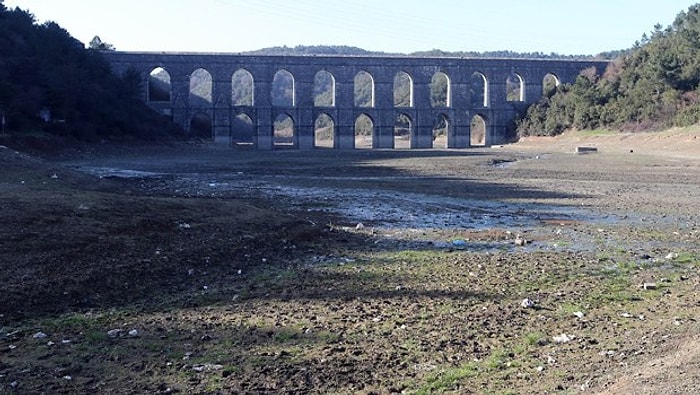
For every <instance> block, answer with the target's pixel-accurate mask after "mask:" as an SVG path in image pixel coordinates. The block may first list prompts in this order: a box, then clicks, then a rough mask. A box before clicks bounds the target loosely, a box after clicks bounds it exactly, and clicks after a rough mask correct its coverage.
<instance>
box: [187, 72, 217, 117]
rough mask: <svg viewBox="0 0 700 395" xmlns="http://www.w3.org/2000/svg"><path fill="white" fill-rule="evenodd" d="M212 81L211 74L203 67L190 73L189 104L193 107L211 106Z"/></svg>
mask: <svg viewBox="0 0 700 395" xmlns="http://www.w3.org/2000/svg"><path fill="white" fill-rule="evenodd" d="M212 97H213V82H212V77H211V74H210V73H209V72H208V71H207V70H205V69H202V68H200V69H197V70H195V71H194V72H192V74H191V75H190V95H189V104H190V106H192V107H193V108H209V107H211V106H212V102H213V100H212Z"/></svg>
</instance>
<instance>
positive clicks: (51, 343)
mask: <svg viewBox="0 0 700 395" xmlns="http://www.w3.org/2000/svg"><path fill="white" fill-rule="evenodd" d="M54 344H56V343H54V342H52V341H50V340H49V342H48V343H46V345H47V346H53V345H54Z"/></svg>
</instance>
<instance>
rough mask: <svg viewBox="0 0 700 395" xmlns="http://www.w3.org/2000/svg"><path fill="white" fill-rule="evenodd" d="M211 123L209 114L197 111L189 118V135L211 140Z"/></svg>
mask: <svg viewBox="0 0 700 395" xmlns="http://www.w3.org/2000/svg"><path fill="white" fill-rule="evenodd" d="M212 130H213V124H212V121H211V118H210V117H209V115H207V114H205V113H203V112H197V113H195V114H194V115H193V116H192V119H190V135H191V136H192V137H194V138H198V139H203V140H211V139H212Z"/></svg>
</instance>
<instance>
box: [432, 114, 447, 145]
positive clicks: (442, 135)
mask: <svg viewBox="0 0 700 395" xmlns="http://www.w3.org/2000/svg"><path fill="white" fill-rule="evenodd" d="M449 129H450V122H449V120H448V119H447V116H445V115H444V114H438V115H437V116H436V117H435V121H434V122H433V148H447V142H448V134H449Z"/></svg>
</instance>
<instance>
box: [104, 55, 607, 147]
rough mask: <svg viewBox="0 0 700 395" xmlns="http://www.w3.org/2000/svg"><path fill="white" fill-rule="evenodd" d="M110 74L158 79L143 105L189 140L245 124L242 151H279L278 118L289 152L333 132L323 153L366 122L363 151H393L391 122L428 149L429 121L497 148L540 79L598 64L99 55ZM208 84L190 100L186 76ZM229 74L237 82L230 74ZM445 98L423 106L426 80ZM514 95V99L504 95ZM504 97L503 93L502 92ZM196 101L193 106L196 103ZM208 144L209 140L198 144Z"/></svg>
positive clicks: (227, 136)
mask: <svg viewBox="0 0 700 395" xmlns="http://www.w3.org/2000/svg"><path fill="white" fill-rule="evenodd" d="M104 55H105V57H106V58H107V60H108V61H109V62H110V64H111V66H112V68H113V69H114V70H115V71H116V72H117V73H125V72H127V71H128V70H131V71H132V72H133V71H135V72H137V73H138V74H139V75H140V76H141V77H142V78H143V80H144V81H149V80H151V81H152V79H153V77H152V75H153V73H154V70H157V71H158V73H163V74H164V75H166V76H167V78H166V82H167V89H168V91H167V93H166V94H165V95H161V96H160V97H154V95H153V92H150V91H149V90H150V89H154V88H153V86H152V84H149V83H147V84H144V86H145V87H144V91H143V100H144V101H145V102H146V103H148V104H149V105H150V106H151V107H152V108H154V109H155V110H156V111H159V112H161V113H162V114H164V115H168V116H171V117H172V119H173V120H174V121H175V122H176V123H177V124H179V125H181V126H182V127H183V128H184V129H185V130H187V131H188V132H191V129H192V128H193V125H194V122H195V120H200V121H201V120H202V119H204V120H205V125H207V126H206V128H207V129H208V130H206V132H205V133H206V134H210V135H211V137H213V138H214V139H216V140H217V141H223V142H228V143H231V141H233V139H232V136H234V135H235V133H236V132H235V130H234V129H235V128H236V126H234V124H236V122H235V120H236V119H238V118H240V117H244V118H245V119H246V120H247V121H248V123H249V124H250V125H251V126H250V130H251V136H250V145H252V146H254V147H255V148H257V149H260V150H271V149H274V148H276V147H278V146H281V145H280V144H278V143H277V142H278V140H277V138H276V132H275V122H276V120H278V119H279V117H280V116H283V117H284V118H285V119H286V120H288V121H291V124H292V125H293V126H292V128H291V131H292V132H291V134H289V135H288V136H287V138H288V140H287V142H286V144H285V145H287V146H291V147H294V148H298V149H313V148H315V147H317V146H318V144H317V139H316V136H315V133H316V131H315V130H316V127H315V125H316V122H317V120H318V119H319V117H324V119H326V120H329V119H330V122H331V123H332V129H331V130H332V135H331V136H330V140H331V145H330V146H331V147H332V148H336V149H353V148H358V147H357V146H356V141H357V137H358V136H357V135H356V128H357V122H358V119H359V118H360V117H362V118H364V119H365V120H369V124H370V125H371V130H370V133H369V136H367V137H368V138H369V137H371V142H370V143H369V148H389V149H390V148H397V144H396V138H395V137H396V135H395V128H396V125H397V119H398V118H401V119H403V120H404V121H407V123H408V124H409V128H408V130H409V132H408V135H407V136H406V137H407V140H408V145H407V148H432V147H433V141H434V140H435V135H434V130H435V129H436V126H435V125H436V122H438V121H437V120H441V125H442V126H441V127H442V130H443V131H444V132H445V135H446V139H444V140H446V141H444V145H443V147H446V148H466V147H470V146H472V145H494V144H501V143H503V142H504V141H505V140H506V138H507V129H508V127H509V125H511V124H512V121H513V118H514V117H515V115H516V112H517V111H518V110H519V109H522V108H524V107H525V106H527V105H528V104H530V103H533V102H536V101H537V100H539V98H540V97H541V96H542V93H543V89H544V88H543V86H544V82H543V81H545V80H546V78H550V77H552V80H553V81H555V82H556V83H565V82H573V81H574V80H575V78H576V77H577V75H578V74H579V73H580V72H581V71H582V70H584V69H586V68H590V67H594V68H596V69H597V70H598V72H602V71H603V70H604V68H605V67H606V66H607V62H605V61H574V60H540V59H486V58H483V59H482V58H411V57H389V56H386V57H376V56H371V57H370V56H248V55H238V54H221V53H215V54H208V53H157V52H116V51H115V52H105V53H104ZM202 70H205V72H203V75H204V76H206V78H208V79H209V82H208V85H207V87H208V92H205V95H204V96H205V100H192V95H193V89H194V88H193V81H192V77H193V75H194V74H195V73H200V74H202ZM240 70H244V71H245V73H244V75H246V76H248V80H249V82H248V83H249V88H248V89H249V90H250V92H249V97H248V100H247V101H246V102H236V101H235V98H233V96H234V95H233V94H232V92H235V91H236V86H235V85H236V84H237V83H238V80H237V79H235V78H233V76H234V74H238V75H240V74H239V73H240ZM237 72H238V73H237ZM280 72H284V73H285V74H286V75H288V76H289V77H290V79H291V90H290V89H287V90H288V93H289V94H290V98H291V100H289V101H287V102H285V103H281V104H280V103H276V102H275V100H274V99H275V98H274V97H273V93H272V90H273V88H274V86H273V84H275V82H274V81H275V79H276V76H277V75H278V74H279V73H280ZM319 73H324V74H325V75H327V76H329V77H330V81H331V84H330V100H326V102H324V103H320V104H319V103H318V101H317V100H316V99H315V94H316V93H315V84H317V83H318V79H317V78H318V75H319ZM397 73H399V74H401V75H403V76H405V77H407V80H406V81H407V83H408V89H409V92H408V100H407V101H404V102H402V103H400V102H397V101H396V98H395V94H396V90H395V89H396V88H395V78H396V76H397ZM358 74H362V75H363V76H369V77H370V79H369V81H370V84H371V86H370V89H371V91H370V95H371V98H370V100H368V101H366V102H364V103H359V104H358V102H357V100H356V89H357V87H356V86H355V85H356V83H357V81H358V80H357V77H358ZM436 75H439V76H441V77H442V78H443V79H444V80H443V84H442V87H443V88H444V89H445V91H444V93H443V95H442V96H443V97H442V100H440V101H439V102H438V103H436V102H435V101H434V100H431V94H432V92H431V87H432V84H433V83H434V81H435V76H436ZM513 89H515V92H513ZM508 90H510V91H511V92H510V93H508ZM200 99H201V98H200ZM475 118H476V119H479V120H480V121H481V123H480V125H482V126H481V128H482V129H481V133H482V135H483V138H482V139H481V140H480V141H478V142H476V143H475V141H474V139H473V138H472V137H473V136H471V134H472V130H471V128H472V124H473V121H474V119H475ZM207 137H208V136H207Z"/></svg>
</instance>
